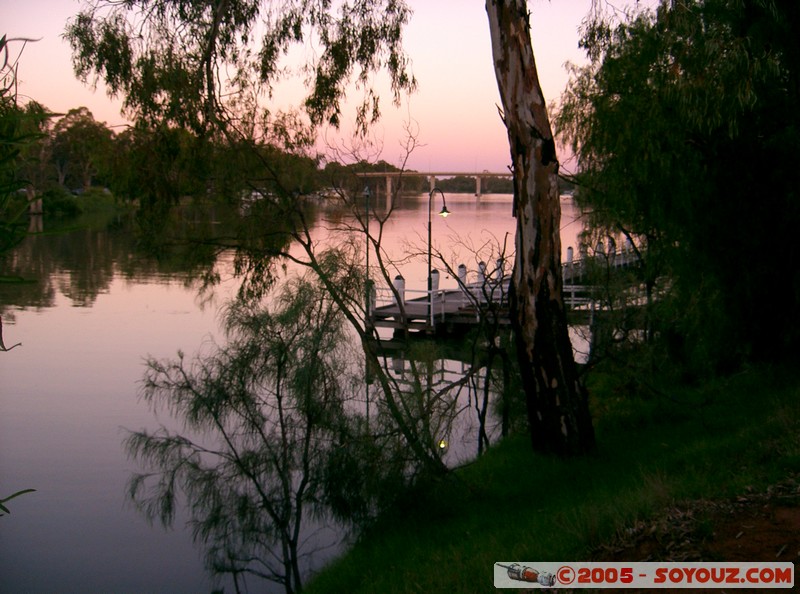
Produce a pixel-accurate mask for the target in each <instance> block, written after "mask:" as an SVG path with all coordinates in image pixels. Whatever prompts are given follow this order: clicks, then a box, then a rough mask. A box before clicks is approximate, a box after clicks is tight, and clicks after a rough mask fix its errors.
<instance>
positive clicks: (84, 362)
mask: <svg viewBox="0 0 800 594" xmlns="http://www.w3.org/2000/svg"><path fill="white" fill-rule="evenodd" d="M447 200H448V202H447V205H448V208H449V209H450V210H451V211H452V212H453V216H451V217H449V218H448V219H446V220H442V219H438V218H437V220H435V221H434V237H435V238H434V246H436V247H438V248H440V249H441V251H442V252H443V253H445V254H447V255H448V256H450V255H452V257H453V262H455V263H456V264H457V263H459V262H461V261H463V260H464V259H466V256H464V254H467V255H469V250H465V249H463V248H458V247H457V246H455V238H456V236H458V237H460V238H461V239H463V240H464V241H465V242H467V243H470V242H472V243H471V244H472V245H473V246H479V245H484V244H485V243H486V242H489V241H490V239H491V238H492V237H494V238H499V239H500V241H502V239H503V237H504V236H505V234H506V233H509V236H508V242H509V244H508V246H509V250H513V229H514V221H513V219H512V218H511V217H510V216H509V214H510V208H511V205H510V197H508V196H502V197H500V196H484V197H482V198H481V200H480V201H476V200H475V198H474V197H473V196H469V195H449V196H448V197H447ZM373 208H376V210H377V211H380V209H379V208H378V205H375V206H374V207H373ZM436 211H438V206H437V207H435V209H434V212H436ZM426 219H427V195H423V196H420V197H412V198H409V199H407V200H406V201H405V202H404V203H403V204H402V207H401V208H400V209H399V210H397V211H396V212H395V214H394V215H393V219H392V221H391V222H390V223H389V224H388V225H387V228H386V233H387V237H386V245H387V248H388V249H389V250H390V251H391V252H393V253H395V254H399V253H401V251H402V250H404V249H412V250H414V249H416V250H417V251H421V252H424V248H425V245H426V237H427V235H426V233H427V227H426V224H427V220H426ZM573 219H574V213H573V211H572V209H571V208H570V206H569V204H565V212H564V215H563V222H562V228H563V229H564V230H563V233H562V237H563V242H564V246H563V249H564V250H566V247H567V245H574V237H575V234H576V233H577V232H578V231H579V223H577V222H576V223H572V224H570V223H571V221H572V220H573ZM325 229H326V225H324V224H320V225H319V228H318V230H317V234H318V236H319V237H320V238H321V239H324V238H325V237H326V234H327V231H326V230H325ZM131 246H132V243H131V238H130V235H129V234H127V233H126V232H125V231H124V230H122V229H118V230H111V231H110V230H108V229H103V230H97V231H89V230H81V231H75V232H73V233H70V234H68V235H53V236H40V237H36V238H29V239H28V240H26V242H25V243H24V244H23V245H22V246H21V247H20V248H18V250H17V251H16V252H15V253H14V254H13V255H12V258H13V259H12V260H11V261H10V263H9V262H6V264H5V266H4V267H3V268H0V274H3V273H10V272H12V271H13V272H16V273H19V274H22V275H24V276H25V277H26V278H28V279H31V280H33V281H34V282H32V283H29V284H24V285H14V286H10V285H0V315H2V320H3V329H4V339H5V343H6V345H7V346H10V345H13V344H15V343H17V342H22V346H21V347H18V348H15V349H13V350H11V351H9V352H0V497H5V496H7V495H9V494H10V493H12V492H14V491H16V490H19V489H23V488H29V487H30V488H35V489H36V490H37V491H36V492H35V493H32V494H28V495H25V496H22V497H19V498H18V499H15V500H13V501H12V502H11V503H10V504H9V505H10V507H11V510H12V513H11V515H8V516H3V517H0V590H2V591H4V592H26V593H36V592H48V593H52V592H115V593H120V592H152V593H155V592H170V593H180V592H192V593H197V592H209V591H211V589H212V588H213V587H214V583H213V582H212V581H211V579H210V578H208V577H207V575H206V573H205V570H204V568H203V566H202V562H201V552H200V551H199V550H198V549H197V548H195V546H194V545H193V544H192V541H191V534H190V533H189V531H188V530H186V529H185V528H184V526H183V523H182V518H181V516H180V514H179V516H178V519H177V521H176V528H175V529H174V530H172V531H167V530H163V529H162V528H160V527H159V526H150V525H148V524H147V522H146V521H145V520H144V519H143V517H142V516H141V515H140V514H139V513H138V512H136V511H135V510H133V509H132V508H131V506H130V505H129V504H127V503H126V500H125V484H126V481H127V480H128V478H129V476H130V475H131V473H132V472H134V471H136V470H138V468H137V467H136V466H135V464H134V463H133V462H131V461H129V460H128V459H127V458H126V454H125V451H124V448H123V446H122V443H121V442H122V439H123V438H124V436H125V429H130V430H139V429H143V428H149V429H154V428H157V427H158V426H159V424H160V423H164V424H166V425H167V426H172V425H174V421H172V420H170V419H168V418H157V417H155V416H154V414H153V413H152V411H151V410H150V409H149V408H148V407H147V406H146V405H145V404H143V403H142V402H140V401H139V400H138V398H137V390H138V382H139V381H140V380H141V378H142V375H143V372H144V366H143V358H144V357H145V356H147V355H152V356H155V357H159V358H163V357H174V356H175V354H176V352H177V351H178V350H179V349H183V350H185V351H186V352H187V353H189V354H192V353H194V352H195V351H196V350H198V348H199V347H200V346H201V345H202V344H203V342H204V341H207V340H209V339H211V338H214V337H217V338H218V337H219V335H220V332H219V326H218V322H219V318H218V315H219V313H218V312H219V306H221V305H222V304H223V303H224V302H225V300H226V298H227V297H228V296H229V295H231V294H232V292H233V291H235V288H236V283H235V282H234V281H232V280H229V281H226V282H224V283H223V284H222V286H221V287H220V288H219V289H218V291H217V294H216V297H215V299H214V300H212V301H210V302H205V301H203V300H201V299H199V297H198V292H197V286H196V285H194V284H192V283H190V282H187V280H186V275H185V274H182V273H179V272H175V271H173V270H170V269H169V265H168V264H166V263H161V264H159V263H155V262H152V261H149V260H147V259H144V258H141V257H137V256H135V255H134V252H133V250H132V249H131ZM454 251H455V252H456V253H453V252H454ZM473 260H474V257H473ZM466 263H467V265H468V267H469V268H470V269H474V268H475V263H474V262H472V263H470V262H469V261H467V262H466ZM223 268H224V264H223ZM400 269H401V270H402V273H403V275H404V276H405V277H406V279H407V283H408V286H409V288H420V289H421V288H423V287H424V284H425V275H426V261H425V259H424V258H414V259H412V260H410V261H408V262H404V263H403V264H402V265H401V266H400ZM442 285H443V286H448V285H453V286H454V285H455V282H454V281H453V280H452V279H449V281H448V279H446V278H444V277H443V281H442ZM458 365H459V364H456V363H455V362H449V363H448V364H447V365H446V373H447V374H449V375H452V374H454V373H455V374H457V373H458V371H459V367H458Z"/></svg>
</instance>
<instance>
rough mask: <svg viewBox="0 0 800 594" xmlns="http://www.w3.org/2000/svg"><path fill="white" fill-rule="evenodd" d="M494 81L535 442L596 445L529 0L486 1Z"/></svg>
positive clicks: (559, 446)
mask: <svg viewBox="0 0 800 594" xmlns="http://www.w3.org/2000/svg"><path fill="white" fill-rule="evenodd" d="M486 12H487V13H488V16H489V28H490V31H491V39H492V56H493V58H494V67H495V74H496V76H497V85H498V88H499V90H500V98H501V101H502V106H503V118H504V121H505V125H506V129H507V131H508V142H509V148H510V150H511V160H512V164H513V171H514V216H515V217H516V219H517V234H516V252H517V254H516V261H515V263H514V273H513V282H512V287H511V321H512V325H513V329H514V333H515V335H516V343H517V352H518V356H519V362H520V369H521V373H522V380H523V385H524V387H525V395H526V403H527V411H528V422H529V425H530V431H531V440H532V444H533V448H534V450H536V451H539V452H545V453H556V454H560V455H576V454H582V453H586V452H589V451H591V450H593V449H594V447H595V440H594V429H593V427H592V421H591V416H590V414H589V405H588V396H587V393H586V389H585V388H584V386H583V385H582V384H581V383H580V382H579V380H578V375H577V369H576V365H575V360H574V358H573V354H572V345H571V344H570V340H569V334H568V331H567V321H566V314H565V311H564V300H563V296H562V278H561V239H560V237H559V226H560V221H561V204H560V201H559V191H558V161H557V160H556V152H555V143H554V141H553V133H552V131H551V128H550V121H549V119H548V117H547V110H546V106H545V102H544V97H543V96H542V90H541V86H540V85H539V77H538V75H537V72H536V63H535V61H534V56H533V46H532V44H531V32H530V22H529V18H530V15H529V12H528V7H527V3H526V1H525V0H506V1H503V0H486Z"/></svg>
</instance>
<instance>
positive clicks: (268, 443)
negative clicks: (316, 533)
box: [126, 279, 349, 594]
mask: <svg viewBox="0 0 800 594" xmlns="http://www.w3.org/2000/svg"><path fill="white" fill-rule="evenodd" d="M275 301H276V303H275V305H274V306H273V307H271V308H270V309H267V308H262V307H255V306H248V305H246V304H243V303H241V302H239V303H237V304H236V305H234V306H233V307H231V309H230V310H229V312H228V315H227V327H228V334H229V341H228V344H227V345H226V346H224V347H217V348H215V349H214V351H213V352H211V353H209V354H207V355H205V356H201V357H198V358H197V359H195V360H194V361H192V362H187V361H185V360H184V357H183V355H181V356H180V357H179V359H178V360H175V361H155V360H150V361H148V372H147V376H146V378H145V382H144V387H143V395H144V398H145V399H146V400H147V401H148V402H150V403H151V404H152V405H153V407H154V408H156V409H159V408H164V409H166V410H169V411H170V412H171V413H172V414H173V415H174V416H175V417H176V418H178V419H180V420H181V421H182V423H183V426H184V428H185V431H186V432H188V433H186V434H177V433H173V432H170V431H167V430H166V429H161V430H160V431H157V432H144V431H141V432H135V433H131V434H130V436H129V437H128V439H127V442H126V443H127V449H128V451H129V452H130V454H131V455H132V456H133V457H136V458H138V459H139V460H140V461H142V462H144V463H145V464H147V465H148V472H145V473H143V474H138V475H135V476H134V477H133V478H132V480H131V481H130V484H129V495H130V497H131V499H132V500H133V501H134V503H135V504H136V505H137V507H138V508H139V509H141V510H142V511H143V512H144V513H145V514H146V515H147V516H148V518H150V519H151V521H152V520H160V521H161V522H163V523H164V524H165V525H169V524H171V522H172V521H173V519H174V514H175V498H176V495H177V494H178V493H179V492H183V493H185V494H186V497H187V500H188V501H187V503H188V507H189V514H190V522H191V524H192V526H193V529H194V538H195V539H196V540H197V541H198V542H201V543H202V544H204V545H205V546H206V565H207V566H208V568H209V569H210V570H211V571H212V572H213V573H214V574H216V575H222V574H231V575H232V576H233V578H234V581H235V584H236V588H237V591H239V589H240V588H241V587H242V586H243V585H244V583H245V578H246V577H247V576H248V575H250V576H257V577H259V578H263V579H266V580H270V581H274V582H276V583H279V584H282V585H283V587H284V590H285V591H286V592H287V594H291V593H293V592H300V591H301V590H302V581H303V580H302V574H301V565H300V563H301V560H302V558H303V556H304V555H308V554H310V553H311V552H313V551H308V550H306V547H305V546H304V537H305V536H306V535H307V534H308V530H307V524H308V522H309V518H317V519H323V520H324V519H325V518H326V516H327V512H326V508H325V506H324V505H323V501H324V499H325V497H324V493H323V490H324V486H325V484H326V482H328V479H327V478H326V475H327V474H328V472H327V470H326V467H325V461H326V460H327V459H328V458H329V457H331V456H333V455H335V454H334V452H333V450H336V449H337V447H338V446H339V444H340V443H341V441H340V437H341V435H342V433H343V432H345V433H346V429H345V428H344V427H345V424H346V423H345V408H346V407H347V406H348V404H349V403H348V397H347V396H346V395H345V394H344V390H345V388H346V386H347V366H348V364H349V361H348V360H347V356H346V353H347V349H344V348H342V346H343V342H344V330H343V318H342V316H341V314H340V313H339V312H338V310H337V308H336V305H335V304H334V303H333V301H332V300H331V299H330V298H329V297H327V296H326V295H325V293H324V292H323V291H322V290H321V287H320V284H319V283H318V282H313V281H312V282H309V281H308V280H303V279H295V280H293V281H292V282H290V283H287V284H286V285H285V286H284V287H282V289H281V291H280V293H279V294H278V295H276V299H275ZM193 434H195V435H197V436H198V437H192V435H193Z"/></svg>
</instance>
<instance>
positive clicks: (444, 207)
mask: <svg viewBox="0 0 800 594" xmlns="http://www.w3.org/2000/svg"><path fill="white" fill-rule="evenodd" d="M434 192H439V193H440V194H441V195H442V210H440V211H439V215H440V216H441V217H442V218H447V215H449V214H450V211H449V210H447V200H445V197H444V192H442V191H441V190H440V189H439V188H433V189H432V190H431V191H430V192H429V193H428V322H429V323H430V325H431V329H433V281H432V278H431V272H432V270H431V211H432V210H433V194H434Z"/></svg>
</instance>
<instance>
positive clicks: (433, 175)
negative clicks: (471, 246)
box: [357, 171, 513, 196]
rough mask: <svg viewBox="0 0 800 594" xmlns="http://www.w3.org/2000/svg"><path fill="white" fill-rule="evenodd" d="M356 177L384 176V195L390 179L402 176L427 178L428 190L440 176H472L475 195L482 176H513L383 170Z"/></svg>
mask: <svg viewBox="0 0 800 594" xmlns="http://www.w3.org/2000/svg"><path fill="white" fill-rule="evenodd" d="M357 175H358V177H364V178H385V179H386V195H387V196H391V195H392V184H393V182H392V180H399V179H401V178H404V177H424V178H427V179H428V186H429V188H430V191H431V192H432V191H433V189H434V188H435V187H436V180H437V179H438V178H440V177H473V178H475V195H476V196H480V195H481V179H482V178H484V177H513V174H512V173H511V171H503V172H496V171H494V172H493V171H481V172H479V173H476V172H474V171H470V172H463V171H427V172H421V171H385V172H374V171H373V172H369V173H358V174H357Z"/></svg>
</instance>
